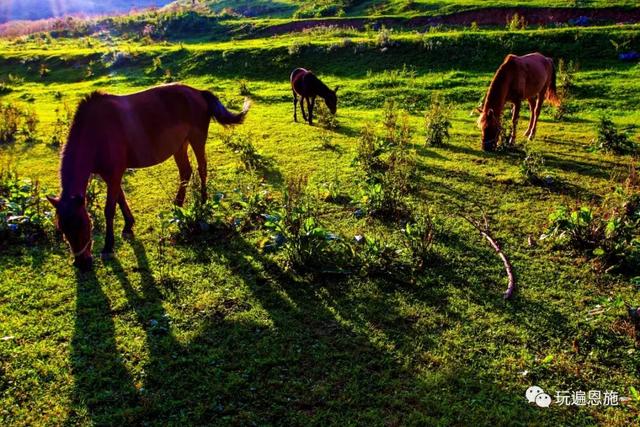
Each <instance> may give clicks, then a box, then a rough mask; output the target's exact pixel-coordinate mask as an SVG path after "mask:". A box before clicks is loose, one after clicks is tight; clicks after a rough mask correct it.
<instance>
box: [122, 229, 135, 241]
mask: <svg viewBox="0 0 640 427" xmlns="http://www.w3.org/2000/svg"><path fill="white" fill-rule="evenodd" d="M122 238H123V239H126V240H131V239H133V231H132V230H123V231H122Z"/></svg>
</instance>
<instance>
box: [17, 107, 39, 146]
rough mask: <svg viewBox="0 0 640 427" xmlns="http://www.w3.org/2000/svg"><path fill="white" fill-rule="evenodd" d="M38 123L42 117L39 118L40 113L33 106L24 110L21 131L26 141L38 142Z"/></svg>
mask: <svg viewBox="0 0 640 427" xmlns="http://www.w3.org/2000/svg"><path fill="white" fill-rule="evenodd" d="M38 123H40V119H39V118H38V114H37V113H36V110H35V109H34V108H33V107H31V108H28V109H26V110H24V111H23V122H22V126H21V133H22V135H23V137H24V139H25V142H36V141H37V140H38V138H37V136H36V132H37V127H38Z"/></svg>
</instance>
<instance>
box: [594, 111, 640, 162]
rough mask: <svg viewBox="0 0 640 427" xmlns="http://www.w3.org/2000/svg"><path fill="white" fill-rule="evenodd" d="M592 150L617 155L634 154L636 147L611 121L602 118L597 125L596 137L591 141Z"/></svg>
mask: <svg viewBox="0 0 640 427" xmlns="http://www.w3.org/2000/svg"><path fill="white" fill-rule="evenodd" d="M593 144H594V145H593V149H594V150H603V151H611V152H614V153H617V154H625V153H635V152H636V151H637V150H638V147H637V145H636V144H635V143H634V142H633V141H631V139H630V138H629V135H628V134H627V133H626V132H624V131H620V130H618V128H617V127H616V125H615V124H614V123H613V121H612V120H611V119H610V118H609V117H607V116H603V117H601V118H600V122H599V124H598V136H597V137H596V138H595V139H594V140H593Z"/></svg>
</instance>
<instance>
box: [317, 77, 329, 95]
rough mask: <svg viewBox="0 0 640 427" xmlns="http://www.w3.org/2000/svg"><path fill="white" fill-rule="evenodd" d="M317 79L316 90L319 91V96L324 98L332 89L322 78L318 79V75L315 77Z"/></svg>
mask: <svg viewBox="0 0 640 427" xmlns="http://www.w3.org/2000/svg"><path fill="white" fill-rule="evenodd" d="M315 81H316V84H315V86H316V92H317V93H318V96H321V97H322V98H326V97H327V95H328V94H329V92H331V89H329V88H328V87H327V85H325V84H324V83H322V82H321V81H320V79H318V78H317V77H316V78H315Z"/></svg>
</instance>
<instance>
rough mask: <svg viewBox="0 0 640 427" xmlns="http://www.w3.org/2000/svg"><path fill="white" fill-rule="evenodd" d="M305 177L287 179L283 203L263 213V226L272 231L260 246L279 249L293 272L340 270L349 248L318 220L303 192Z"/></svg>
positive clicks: (273, 249)
mask: <svg viewBox="0 0 640 427" xmlns="http://www.w3.org/2000/svg"><path fill="white" fill-rule="evenodd" d="M306 187H307V178H306V177H305V176H297V177H294V178H292V179H289V180H288V181H287V184H286V189H285V192H284V205H283V206H282V207H281V208H280V209H278V210H276V211H275V212H273V213H271V214H268V215H265V216H264V217H265V224H264V226H265V227H266V228H267V229H269V230H271V231H272V233H273V234H272V235H271V236H270V238H269V239H268V240H267V242H266V244H265V245H264V247H263V249H264V250H266V251H269V250H272V251H275V250H281V251H283V253H284V254H285V262H286V267H287V268H290V269H292V270H294V271H297V272H300V273H302V272H309V273H313V272H320V273H335V272H341V271H342V266H343V265H346V263H345V262H344V261H345V258H346V257H348V254H349V248H348V245H345V244H344V242H343V241H342V239H340V238H339V237H338V236H337V235H336V234H334V233H331V232H330V231H329V230H327V229H326V228H325V227H324V226H323V225H322V223H321V221H320V219H319V217H318V214H317V212H315V210H314V209H313V206H314V204H313V203H311V202H310V201H309V199H308V196H307V195H306Z"/></svg>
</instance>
